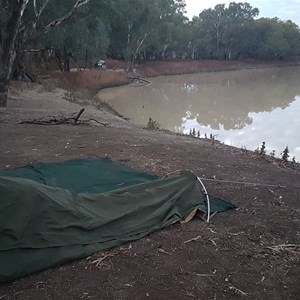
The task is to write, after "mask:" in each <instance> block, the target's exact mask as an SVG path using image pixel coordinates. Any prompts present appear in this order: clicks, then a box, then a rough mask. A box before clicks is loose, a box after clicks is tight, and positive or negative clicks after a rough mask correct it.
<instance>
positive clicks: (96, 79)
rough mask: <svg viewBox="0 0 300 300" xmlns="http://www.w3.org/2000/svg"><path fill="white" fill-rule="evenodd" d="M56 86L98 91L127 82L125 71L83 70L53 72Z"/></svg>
mask: <svg viewBox="0 0 300 300" xmlns="http://www.w3.org/2000/svg"><path fill="white" fill-rule="evenodd" d="M53 77H54V78H55V79H57V84H58V87H60V88H63V89H67V90H71V91H74V90H90V91H98V90H100V89H103V88H107V87H113V86H118V85H123V84H126V83H129V79H127V76H126V74H125V72H122V71H120V72H119V71H113V70H105V71H104V70H103V71H102V70H100V71H99V70H95V69H91V70H83V71H79V72H55V73H53Z"/></svg>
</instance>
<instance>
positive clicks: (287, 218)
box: [0, 86, 300, 300]
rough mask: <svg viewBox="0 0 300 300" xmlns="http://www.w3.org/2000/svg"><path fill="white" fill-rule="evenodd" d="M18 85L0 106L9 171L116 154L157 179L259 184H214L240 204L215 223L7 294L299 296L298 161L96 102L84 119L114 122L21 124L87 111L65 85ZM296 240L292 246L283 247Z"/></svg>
mask: <svg viewBox="0 0 300 300" xmlns="http://www.w3.org/2000/svg"><path fill="white" fill-rule="evenodd" d="M19 88H20V87H18V89H16V88H14V89H12V92H11V94H10V97H9V100H8V108H7V109H6V110H5V111H1V112H0V137H1V144H0V168H1V169H8V168H15V167H20V166H24V165H27V164H30V163H36V162H57V161H64V160H68V159H74V158H80V157H105V156H109V157H111V158H112V159H113V160H114V161H117V162H119V163H121V164H125V165H128V166H130V167H134V168H136V169H140V170H146V171H147V172H151V173H154V174H158V175H164V174H166V173H168V172H171V171H174V170H178V169H187V170H191V171H193V172H194V173H195V174H196V175H198V176H201V177H205V178H208V179H209V178H210V179H213V178H215V179H219V180H228V181H244V182H251V183H258V184H259V185H245V184H238V183H231V184H230V183H226V184H225V183H217V182H214V181H206V186H207V189H208V191H209V193H210V194H213V195H215V196H217V197H220V198H223V199H225V200H228V201H231V202H233V203H234V204H236V205H237V206H238V207H239V208H238V210H236V211H232V212H227V213H222V214H217V215H216V216H214V217H213V219H212V221H211V223H210V224H206V223H204V222H203V221H200V220H197V219H194V220H192V221H191V222H189V223H187V224H184V225H181V224H175V225H173V226H171V227H168V228H166V229H164V230H161V231H159V232H156V233H154V234H151V235H149V236H148V237H146V238H143V239H141V240H139V241H136V242H133V243H131V244H125V245H124V246H123V247H120V248H117V249H112V250H110V251H107V252H104V253H98V254H95V255H93V256H92V257H91V258H90V259H81V260H78V261H74V262H72V263H69V264H65V265H62V266H58V267H55V268H52V269H49V270H45V271H42V272H39V273H38V274H33V275H31V276H28V277H25V278H22V279H20V280H16V281H14V282H9V283H5V284H2V285H1V286H0V299H1V300H3V299H5V300H6V299H242V298H245V299H272V300H276V299H278V300H279V299H280V300H281V299H299V295H300V280H299V278H300V262H299V257H300V246H299V245H300V229H299V228H300V227H299V225H300V202H299V201H300V168H299V165H296V166H294V167H291V166H286V165H283V164H282V163H281V162H280V161H279V160H276V159H270V158H264V157H261V156H259V155H257V154H254V153H252V152H248V151H243V150H240V149H237V148H234V147H230V146H225V145H222V144H219V143H212V142H211V141H209V140H199V139H195V138H191V137H188V136H180V135H175V134H170V133H166V132H161V131H152V130H145V129H143V128H139V127H137V126H134V125H132V124H130V123H129V122H127V121H125V120H122V119H120V118H118V117H115V116H112V115H110V114H109V113H107V112H103V111H100V110H96V109H94V108H93V107H86V111H85V112H84V114H83V116H82V118H83V119H84V118H86V119H88V118H90V117H93V118H96V119H97V120H99V121H101V122H105V123H110V125H109V126H107V127H104V126H102V125H99V124H94V123H93V124H91V125H76V126H73V125H59V126H42V125H29V124H19V122H20V121H24V120H28V119H33V118H39V117H43V116H45V115H57V114H60V115H62V114H63V115H66V114H70V113H73V112H76V111H79V110H80V108H81V107H80V106H79V105H77V104H74V103H71V102H68V101H67V100H65V99H64V98H65V91H63V90H59V89H56V90H55V91H52V92H47V91H45V90H43V88H42V86H27V87H24V86H23V90H19ZM264 184H266V185H264ZM268 184H269V185H272V186H267V185H268ZM279 185H280V186H283V187H279ZM196 237H197V239H196V240H194V241H190V242H186V241H188V240H190V239H193V238H196ZM198 237H199V238H198ZM287 244H292V246H290V247H287V246H282V247H277V246H278V245H287ZM271 247H277V248H274V249H277V251H275V250H274V249H273V250H272V248H271ZM161 249H162V250H163V251H161ZM98 258H103V260H102V262H101V263H99V264H98V266H96V264H93V263H92V262H93V261H95V260H96V259H98ZM0 267H1V266H0Z"/></svg>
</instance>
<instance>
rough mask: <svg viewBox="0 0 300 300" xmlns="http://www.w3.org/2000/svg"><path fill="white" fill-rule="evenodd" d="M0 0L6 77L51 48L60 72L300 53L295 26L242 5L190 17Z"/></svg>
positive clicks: (151, 4) (76, 1)
mask: <svg viewBox="0 0 300 300" xmlns="http://www.w3.org/2000/svg"><path fill="white" fill-rule="evenodd" d="M0 1H1V2H0V55H1V64H2V66H4V67H5V64H7V63H8V61H6V63H5V62H4V60H5V59H4V58H5V56H7V53H8V52H7V51H8V48H9V45H12V44H13V45H14V47H13V49H11V50H12V51H11V52H10V54H11V55H10V59H11V60H13V64H11V70H9V72H8V73H7V74H6V75H7V76H8V78H10V77H11V76H12V75H13V73H14V70H16V69H17V67H18V65H19V64H20V63H21V62H22V60H23V59H24V53H25V52H30V51H33V52H34V51H36V52H37V51H40V52H42V51H52V54H51V55H53V57H55V59H56V60H57V62H58V64H59V66H60V68H61V69H62V70H66V71H67V70H68V60H69V59H70V58H73V59H79V60H85V61H86V63H89V64H90V65H91V63H93V62H95V61H97V60H98V59H103V58H106V57H112V58H120V59H125V60H126V61H127V62H128V68H130V67H131V65H132V64H133V63H134V62H135V61H136V60H138V61H145V60H158V59H160V60H161V59H164V60H165V59H208V58H210V59H239V58H246V57H249V58H256V59H284V58H285V57H289V56H294V55H299V54H300V31H299V27H298V26H297V25H296V24H295V23H293V22H292V21H282V20H280V19H278V18H273V19H269V18H258V16H259V9H258V8H256V7H252V6H251V5H250V4H249V3H247V2H244V3H242V2H239V3H235V2H231V3H230V4H229V5H228V6H227V7H226V6H225V4H218V5H216V6H215V7H214V8H210V9H206V10H203V11H202V12H200V14H199V15H198V16H197V17H194V18H193V20H189V19H188V18H187V17H185V14H184V13H185V1H184V0H152V1H148V0H111V1H109V0H97V1H96V0H72V1H60V0H0ZM20 12H21V13H20ZM9 32H15V34H11V35H9ZM48 54H49V53H48ZM49 55H50V54H49ZM5 68H6V67H5Z"/></svg>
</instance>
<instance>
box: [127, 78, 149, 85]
mask: <svg viewBox="0 0 300 300" xmlns="http://www.w3.org/2000/svg"><path fill="white" fill-rule="evenodd" d="M128 79H131V80H137V81H139V82H146V83H148V84H151V83H152V82H151V81H149V80H147V79H145V78H141V77H128Z"/></svg>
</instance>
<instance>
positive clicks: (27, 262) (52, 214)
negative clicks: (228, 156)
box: [0, 159, 234, 282]
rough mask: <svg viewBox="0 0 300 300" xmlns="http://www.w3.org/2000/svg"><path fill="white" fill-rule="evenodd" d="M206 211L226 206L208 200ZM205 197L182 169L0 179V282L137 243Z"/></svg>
mask: <svg viewBox="0 0 300 300" xmlns="http://www.w3.org/2000/svg"><path fill="white" fill-rule="evenodd" d="M211 201H212V205H211V206H212V207H211V210H212V211H216V210H217V211H224V210H226V209H229V208H233V207H234V205H232V204H230V203H228V202H225V201H222V200H220V199H215V198H212V197H211ZM195 208H197V209H200V210H203V211H205V210H206V198H205V196H204V195H203V194H202V193H201V191H200V186H199V184H198V183H197V177H196V176H195V175H194V174H192V173H190V172H187V171H184V172H181V174H179V175H177V176H172V177H168V178H163V179H162V178H158V177H156V176H152V175H149V174H146V173H142V172H137V171H135V170H132V169H129V168H126V167H124V166H120V165H118V164H115V163H113V162H112V161H111V160H109V159H88V160H77V161H69V162H64V163H59V164H39V165H34V166H28V167H25V168H20V169H16V170H10V171H4V172H1V173H0V282H5V281H8V280H12V279H16V278H19V277H22V276H25V275H28V274H31V273H33V272H36V271H39V270H43V269H45V268H49V267H52V266H55V265H58V264H61V263H64V262H67V261H70V260H73V259H76V258H80V257H84V256H88V255H90V254H92V253H95V252H97V251H100V250H104V249H107V248H110V247H115V246H118V245H120V244H122V243H124V242H128V241H132V240H136V239H139V238H141V237H143V236H145V235H147V234H149V233H151V232H153V231H156V230H158V229H160V228H163V227H166V226H168V225H170V224H172V223H174V222H176V221H179V220H183V219H185V218H186V217H187V216H188V215H189V214H190V213H191V212H192V211H193V210H195Z"/></svg>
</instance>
